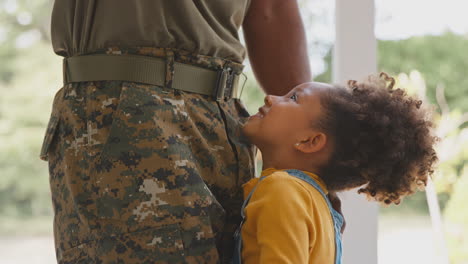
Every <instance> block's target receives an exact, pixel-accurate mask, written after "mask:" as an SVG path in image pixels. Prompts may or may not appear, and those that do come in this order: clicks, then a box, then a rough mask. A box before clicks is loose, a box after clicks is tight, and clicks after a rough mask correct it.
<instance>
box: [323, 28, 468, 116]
mask: <svg viewBox="0 0 468 264" xmlns="http://www.w3.org/2000/svg"><path fill="white" fill-rule="evenodd" d="M467 47H468V38H467V37H466V36H460V35H456V34H453V33H445V34H443V35H440V36H420V37H412V38H409V39H405V40H398V41H394V40H379V41H378V48H377V52H378V70H379V71H385V72H387V73H389V74H391V75H397V74H399V73H401V72H405V73H409V72H411V71H413V70H415V69H416V70H418V71H419V72H420V73H421V74H422V77H423V79H424V80H425V81H426V84H427V95H428V98H429V100H430V102H432V103H435V102H436V100H435V91H436V87H437V85H443V86H445V87H446V89H445V95H446V97H447V101H448V104H449V105H450V107H451V108H453V109H460V110H461V111H463V112H466V111H468V96H467V95H468V79H467V78H465V77H466V72H467V71H468V60H466V58H465V56H461V54H465V53H466V48H467ZM325 60H326V63H327V65H328V68H327V70H326V71H325V72H324V73H322V74H320V75H319V76H317V77H316V78H315V79H316V80H317V81H329V80H330V79H331V67H330V66H331V50H330V51H329V52H328V54H327V56H326V58H325Z"/></svg>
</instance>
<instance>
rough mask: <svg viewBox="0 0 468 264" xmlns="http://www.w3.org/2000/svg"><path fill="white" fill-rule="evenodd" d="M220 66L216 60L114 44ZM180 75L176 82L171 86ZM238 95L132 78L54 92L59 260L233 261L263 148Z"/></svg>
mask: <svg viewBox="0 0 468 264" xmlns="http://www.w3.org/2000/svg"><path fill="white" fill-rule="evenodd" d="M96 53H112V54H126V53H129V54H140V55H147V56H156V57H163V58H168V59H167V61H168V62H169V63H168V69H170V68H171V65H170V64H171V63H170V62H171V61H172V62H173V61H179V62H183V63H189V64H194V65H199V66H203V67H207V68H210V69H220V68H222V67H223V66H224V65H225V64H226V63H229V64H231V65H230V66H231V67H233V68H234V69H236V70H240V69H241V68H242V66H241V65H239V64H235V63H232V62H227V61H224V60H221V59H218V58H210V57H206V56H197V55H193V54H189V53H187V52H183V51H176V50H168V49H158V48H133V49H126V50H123V49H118V48H109V49H106V50H103V51H97V52H96ZM170 83H171V74H168V78H167V80H166V84H167V86H170ZM247 117H248V113H247V111H246V110H245V108H244V107H243V105H242V103H241V102H240V101H239V100H238V99H231V100H227V101H220V102H216V101H215V100H213V99H212V98H210V97H208V96H204V95H199V94H192V93H186V92H181V91H177V90H174V89H170V88H167V87H159V86H153V85H146V84H140V83H131V82H123V81H101V82H82V83H72V84H66V85H65V86H64V87H63V88H62V89H60V90H59V91H58V93H57V94H56V96H55V99H54V105H53V110H52V115H51V119H50V122H49V126H48V129H47V133H46V136H45V139H44V144H43V149H42V153H41V158H43V159H45V160H48V161H49V170H50V187H51V190H52V202H53V208H54V213H55V218H54V236H55V245H56V254H57V260H58V262H59V263H171V264H172V263H228V262H229V259H230V257H231V256H232V250H233V248H234V246H233V243H234V241H233V233H234V231H235V229H236V226H237V225H238V223H239V219H240V215H239V214H240V210H239V208H240V207H241V204H242V190H241V185H242V184H243V183H245V182H246V181H248V180H249V179H250V178H251V177H253V175H254V171H255V169H254V148H253V146H252V145H250V144H248V143H246V141H244V140H243V139H242V137H241V135H240V124H241V122H243V120H244V119H245V118H247Z"/></svg>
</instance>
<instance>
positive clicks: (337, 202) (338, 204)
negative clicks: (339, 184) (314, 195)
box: [328, 192, 346, 234]
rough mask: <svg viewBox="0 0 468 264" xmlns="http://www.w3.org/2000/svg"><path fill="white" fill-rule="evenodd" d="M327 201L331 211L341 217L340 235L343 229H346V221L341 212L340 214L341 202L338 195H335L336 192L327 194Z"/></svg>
mask: <svg viewBox="0 0 468 264" xmlns="http://www.w3.org/2000/svg"><path fill="white" fill-rule="evenodd" d="M328 199H329V200H330V202H331V204H332V207H333V209H335V210H336V211H337V212H338V213H340V214H341V215H342V216H343V226H341V234H343V232H344V230H345V227H346V219H345V217H344V215H343V212H341V200H340V197H338V195H336V192H329V193H328Z"/></svg>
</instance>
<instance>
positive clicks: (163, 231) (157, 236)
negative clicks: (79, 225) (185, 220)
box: [59, 224, 185, 263]
mask: <svg viewBox="0 0 468 264" xmlns="http://www.w3.org/2000/svg"><path fill="white" fill-rule="evenodd" d="M184 255H185V248H184V244H183V241H182V235H181V232H180V227H179V225H178V224H170V225H165V226H160V227H156V228H150V229H146V230H143V231H137V232H132V233H127V234H121V235H116V236H109V237H102V238H99V239H97V240H93V241H90V242H87V243H84V244H80V245H78V246H76V247H73V248H71V249H68V250H66V251H65V252H63V254H61V256H59V263H117V262H119V263H121V262H122V263H185V261H184V259H185V256H184Z"/></svg>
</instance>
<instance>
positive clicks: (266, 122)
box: [243, 82, 333, 150]
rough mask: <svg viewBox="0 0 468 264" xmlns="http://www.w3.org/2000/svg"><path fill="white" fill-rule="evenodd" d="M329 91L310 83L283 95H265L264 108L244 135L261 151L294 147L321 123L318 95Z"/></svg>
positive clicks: (256, 115)
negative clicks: (316, 124)
mask: <svg viewBox="0 0 468 264" xmlns="http://www.w3.org/2000/svg"><path fill="white" fill-rule="evenodd" d="M330 88H333V86H331V85H329V84H325V83H317V82H310V83H303V84H300V85H298V86H296V87H294V89H292V90H291V91H290V92H289V93H287V94H286V95H284V96H272V95H268V96H266V97H265V105H264V106H262V107H260V108H259V112H258V113H257V114H255V115H253V116H251V117H250V118H249V120H248V121H247V123H246V124H245V126H244V127H243V132H244V134H245V135H246V136H247V137H248V138H249V139H250V140H251V141H252V143H254V144H255V145H257V146H258V147H259V148H260V149H262V148H267V149H268V150H271V147H274V149H275V150H281V149H282V148H284V147H289V148H290V147H293V145H294V144H295V143H297V142H300V141H301V140H302V137H303V135H306V134H307V133H309V132H310V131H311V130H313V129H314V126H313V124H314V122H315V121H318V120H320V117H321V116H322V106H321V104H320V93H321V92H323V91H324V90H326V89H330ZM278 147H279V149H278Z"/></svg>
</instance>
